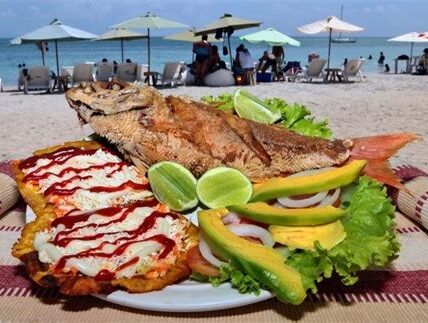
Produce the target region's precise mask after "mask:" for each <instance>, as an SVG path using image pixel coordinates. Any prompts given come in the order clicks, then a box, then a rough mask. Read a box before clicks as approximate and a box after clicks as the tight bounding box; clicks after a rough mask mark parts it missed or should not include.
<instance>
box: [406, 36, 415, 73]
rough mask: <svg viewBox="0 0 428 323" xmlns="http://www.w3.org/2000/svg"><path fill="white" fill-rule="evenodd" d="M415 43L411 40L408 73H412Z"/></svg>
mask: <svg viewBox="0 0 428 323" xmlns="http://www.w3.org/2000/svg"><path fill="white" fill-rule="evenodd" d="M414 44H415V43H414V42H411V44H410V57H409V64H408V65H407V66H408V71H407V73H412V57H413V45H414Z"/></svg>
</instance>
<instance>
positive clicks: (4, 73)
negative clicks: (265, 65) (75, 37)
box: [0, 37, 428, 85]
mask: <svg viewBox="0 0 428 323" xmlns="http://www.w3.org/2000/svg"><path fill="white" fill-rule="evenodd" d="M295 38H296V39H298V40H299V41H300V42H301V46H300V47H293V46H286V47H285V55H286V60H291V61H300V62H301V63H302V65H304V64H305V63H306V62H307V57H308V54H309V53H311V52H317V53H319V54H320V56H321V57H323V58H324V57H325V58H327V52H328V38H326V37H295ZM355 38H356V39H357V42H356V43H354V44H332V51H331V64H330V65H331V66H332V67H340V65H341V64H342V63H343V61H344V59H345V58H348V59H350V58H358V57H360V56H361V57H364V58H367V57H368V56H369V55H372V56H373V59H372V60H367V61H366V63H365V65H364V67H363V71H364V72H366V73H367V72H379V67H378V65H377V59H378V57H379V53H380V52H381V51H383V52H384V54H385V56H386V60H385V63H387V64H389V65H390V67H391V71H392V72H393V69H394V61H393V59H394V58H396V57H397V56H399V55H401V54H406V55H409V54H410V44H409V43H395V42H388V41H387V39H388V38H384V37H370V38H358V37H355ZM240 43H241V41H240V40H239V38H238V37H232V38H231V45H232V54H234V53H235V48H236V47H237V46H238V45H239V44H240ZM216 44H217V45H218V46H219V48H220V52H221V48H222V46H223V43H221V42H220V43H216ZM151 45H152V46H151V63H152V67H151V69H152V70H154V71H159V72H162V69H163V64H164V63H165V62H167V61H185V62H190V61H191V59H192V52H191V49H192V45H191V44H190V43H186V42H179V41H171V40H164V39H162V38H160V37H155V38H152V39H151ZM225 45H226V43H225ZM124 46H125V58H130V59H131V60H132V61H134V62H139V63H143V64H145V63H147V42H146V40H135V41H127V42H125V45H124ZM246 46H247V48H248V49H249V50H250V52H251V54H252V56H253V59H254V60H257V59H258V58H259V57H260V56H261V55H262V54H263V51H264V50H266V49H267V45H263V44H257V45H254V44H248V43H246ZM48 47H49V51H48V53H47V58H46V64H47V65H48V66H49V67H50V69H51V70H53V71H56V63H55V48H54V44H53V42H51V43H49V45H48ZM424 47H428V46H427V45H426V44H425V45H424V44H421V45H416V44H415V46H414V50H413V53H414V55H419V54H421V53H422V50H423V48H424ZM58 48H59V62H60V67H61V66H72V65H75V64H78V63H81V62H98V61H100V60H101V59H102V58H104V57H105V58H107V59H108V60H109V61H113V60H116V61H117V62H120V59H121V57H120V42H119V41H103V42H96V41H76V42H59V43H58ZM224 60H225V61H227V62H228V60H229V58H228V56H225V57H224ZM22 63H25V64H26V66H27V67H30V66H35V65H41V64H42V59H41V54H40V51H38V49H37V47H36V46H35V45H34V44H25V45H19V46H9V39H0V78H2V80H3V83H4V84H6V85H15V84H16V82H17V76H18V64H22ZM399 69H400V70H402V69H404V66H403V65H401V66H400V68H399Z"/></svg>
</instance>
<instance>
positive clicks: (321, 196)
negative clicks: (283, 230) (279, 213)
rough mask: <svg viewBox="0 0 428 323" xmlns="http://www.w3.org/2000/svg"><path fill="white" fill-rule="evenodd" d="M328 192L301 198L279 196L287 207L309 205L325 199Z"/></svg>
mask: <svg viewBox="0 0 428 323" xmlns="http://www.w3.org/2000/svg"><path fill="white" fill-rule="evenodd" d="M327 193H328V192H327V191H325V192H319V193H317V194H315V195H312V196H310V197H307V198H304V199H300V200H295V199H292V198H289V197H279V198H278V202H279V203H280V204H281V205H283V206H285V207H294V208H296V207H308V206H311V205H314V204H317V203H319V202H321V201H322V200H324V199H325V198H326V197H327Z"/></svg>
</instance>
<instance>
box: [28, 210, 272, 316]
mask: <svg viewBox="0 0 428 323" xmlns="http://www.w3.org/2000/svg"><path fill="white" fill-rule="evenodd" d="M187 217H188V218H189V219H190V220H191V221H192V222H194V223H195V222H196V220H197V217H196V211H195V212H193V213H191V214H189V215H188V216H187ZM34 218H35V215H34V213H33V210H32V209H31V208H29V207H27V210H26V212H25V221H26V222H27V223H28V222H30V221H33V220H34ZM195 224H197V223H195ZM94 296H95V297H98V298H100V299H102V300H105V301H107V302H111V303H115V304H119V305H124V306H129V307H133V308H139V309H143V310H150V311H159V312H205V311H214V310H223V309H228V308H234V307H239V306H244V305H249V304H254V303H258V302H262V301H264V300H267V299H270V298H272V297H274V295H273V294H272V293H270V292H269V291H266V290H262V291H261V294H260V295H259V296H256V295H254V294H239V292H238V291H237V290H236V289H233V288H232V287H231V285H230V284H228V283H226V284H222V285H220V286H219V287H213V286H212V285H211V284H203V283H198V282H195V281H191V280H186V281H184V282H182V283H180V284H176V285H171V286H168V287H166V288H164V289H162V290H160V291H156V292H149V293H141V294H130V293H127V292H123V291H116V292H113V293H111V294H108V295H94Z"/></svg>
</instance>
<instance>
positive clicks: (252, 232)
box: [226, 223, 275, 247]
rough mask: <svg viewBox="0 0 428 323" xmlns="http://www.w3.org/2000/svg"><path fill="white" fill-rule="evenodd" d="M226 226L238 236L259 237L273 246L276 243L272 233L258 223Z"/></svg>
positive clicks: (266, 243) (267, 244) (264, 242)
mask: <svg viewBox="0 0 428 323" xmlns="http://www.w3.org/2000/svg"><path fill="white" fill-rule="evenodd" d="M226 228H227V229H228V230H229V231H231V232H233V233H234V234H236V235H238V236H245V237H254V238H258V239H260V241H261V242H263V244H264V245H265V246H268V247H272V246H273V245H274V244H275V241H274V240H273V238H272V235H271V233H270V232H269V231H268V230H266V229H264V228H262V227H259V226H258V225H254V224H246V223H245V224H244V223H241V224H229V225H227V226H226Z"/></svg>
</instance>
